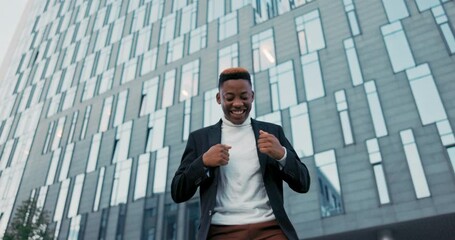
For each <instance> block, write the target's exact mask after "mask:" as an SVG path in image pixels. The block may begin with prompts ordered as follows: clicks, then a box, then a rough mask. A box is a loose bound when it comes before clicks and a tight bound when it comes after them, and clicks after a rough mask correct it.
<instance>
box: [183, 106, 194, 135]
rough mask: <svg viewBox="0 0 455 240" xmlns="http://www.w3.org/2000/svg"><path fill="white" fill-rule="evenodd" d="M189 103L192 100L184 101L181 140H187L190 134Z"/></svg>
mask: <svg viewBox="0 0 455 240" xmlns="http://www.w3.org/2000/svg"><path fill="white" fill-rule="evenodd" d="M191 101H192V99H191V98H190V99H187V100H185V112H184V117H183V136H182V140H183V141H186V140H188V135H189V134H190V123H191Z"/></svg>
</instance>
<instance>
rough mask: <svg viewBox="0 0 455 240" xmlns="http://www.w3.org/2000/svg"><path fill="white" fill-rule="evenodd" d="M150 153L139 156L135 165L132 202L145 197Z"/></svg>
mask: <svg viewBox="0 0 455 240" xmlns="http://www.w3.org/2000/svg"><path fill="white" fill-rule="evenodd" d="M149 163H150V153H146V154H141V155H140V156H139V161H138V165H137V175H136V184H135V186H136V188H135V189H134V200H136V199H139V198H142V197H145V195H146V192H147V182H148V173H149Z"/></svg>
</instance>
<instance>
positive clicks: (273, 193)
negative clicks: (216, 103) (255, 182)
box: [171, 119, 310, 239]
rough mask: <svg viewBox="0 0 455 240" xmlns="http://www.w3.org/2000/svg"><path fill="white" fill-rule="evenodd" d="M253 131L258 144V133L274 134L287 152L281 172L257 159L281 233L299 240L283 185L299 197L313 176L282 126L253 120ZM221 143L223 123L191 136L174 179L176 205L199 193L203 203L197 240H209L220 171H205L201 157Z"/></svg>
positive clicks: (265, 159)
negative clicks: (286, 210)
mask: <svg viewBox="0 0 455 240" xmlns="http://www.w3.org/2000/svg"><path fill="white" fill-rule="evenodd" d="M251 124H252V128H253V131H254V135H255V138H256V140H257V139H258V137H259V130H264V131H266V132H268V133H272V134H273V135H275V137H276V138H278V140H279V141H280V143H281V145H282V146H284V147H285V148H286V149H287V158H286V165H285V166H284V168H283V169H282V170H280V167H279V163H278V162H277V161H276V160H274V159H272V158H270V157H269V156H267V155H266V154H263V153H261V152H259V149H258V156H259V162H260V166H261V172H262V176H263V180H264V185H265V189H266V192H267V195H268V197H269V200H270V205H271V206H272V209H273V213H274V215H275V217H276V220H277V222H278V223H279V225H280V227H281V229H282V230H283V232H284V233H285V234H286V236H287V237H288V239H298V237H297V233H296V232H295V229H294V227H293V226H292V224H291V221H290V220H289V218H288V216H287V214H286V212H285V210H284V207H283V181H285V182H286V183H287V184H288V185H289V187H290V188H291V189H292V190H294V191H296V192H299V193H305V192H307V191H308V189H309V187H310V175H309V173H308V169H307V167H306V166H305V165H304V164H303V163H302V162H301V161H300V159H299V157H298V156H297V153H296V152H295V150H294V148H293V147H292V146H291V144H290V143H289V141H288V140H287V139H286V137H285V135H284V132H283V129H282V128H281V127H280V126H279V125H275V124H272V123H266V122H261V121H257V120H254V119H252V121H251ZM218 143H221V120H220V121H219V122H218V123H217V124H215V125H212V126H208V127H205V128H202V129H199V130H196V131H194V132H192V133H191V134H190V135H189V137H188V142H187V145H186V148H185V151H184V153H183V156H182V160H181V163H180V166H179V168H178V169H177V171H176V173H175V176H174V178H173V179H172V186H171V194H172V199H174V201H175V202H176V203H180V202H184V201H187V200H189V199H190V198H191V197H193V195H194V194H195V193H196V191H197V188H198V187H200V189H199V194H200V200H201V221H200V222H201V225H200V226H199V232H198V239H206V238H207V234H208V231H209V228H210V222H211V218H212V215H213V214H214V211H213V209H214V208H215V199H216V192H217V185H218V179H219V167H215V168H209V171H210V174H208V175H209V176H208V175H207V173H206V168H205V167H204V165H203V162H202V155H203V154H204V153H205V152H206V151H207V150H209V148H210V147H211V146H213V145H216V144H218Z"/></svg>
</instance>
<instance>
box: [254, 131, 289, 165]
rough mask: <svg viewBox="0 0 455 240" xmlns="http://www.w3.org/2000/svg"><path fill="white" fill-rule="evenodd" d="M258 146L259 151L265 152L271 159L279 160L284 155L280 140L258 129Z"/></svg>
mask: <svg viewBox="0 0 455 240" xmlns="http://www.w3.org/2000/svg"><path fill="white" fill-rule="evenodd" d="M258 148H259V151H260V152H261V153H264V154H267V155H269V156H270V157H271V158H273V159H276V160H280V159H281V158H283V157H284V149H283V146H281V144H280V141H278V139H277V138H276V137H275V136H274V135H273V134H270V133H268V132H266V131H263V130H259V139H258Z"/></svg>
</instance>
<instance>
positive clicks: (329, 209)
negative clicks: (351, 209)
mask: <svg viewBox="0 0 455 240" xmlns="http://www.w3.org/2000/svg"><path fill="white" fill-rule="evenodd" d="M314 161H315V164H316V168H317V175H318V179H319V182H320V185H321V187H322V188H323V189H322V190H321V196H319V200H320V207H321V215H322V217H331V216H336V215H339V214H342V213H343V212H344V209H343V197H342V193H341V186H340V179H339V176H338V167H337V162H336V157H335V151H334V150H328V151H325V152H321V153H317V154H315V155H314Z"/></svg>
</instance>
